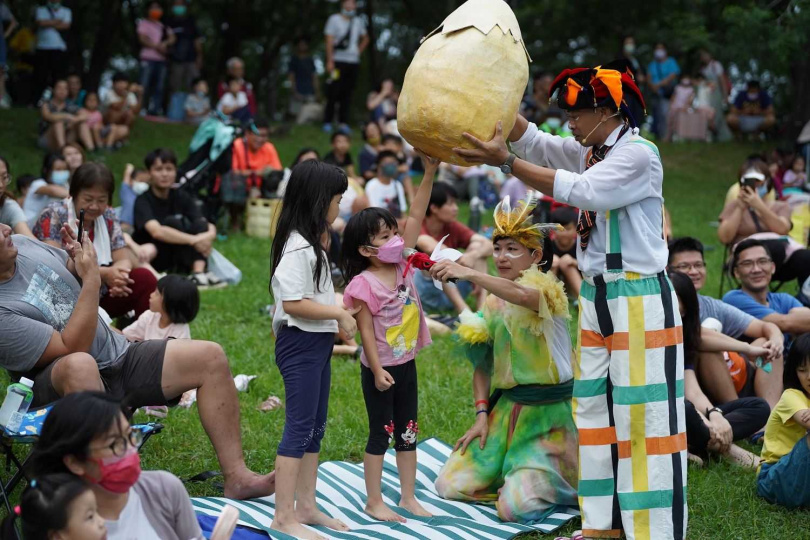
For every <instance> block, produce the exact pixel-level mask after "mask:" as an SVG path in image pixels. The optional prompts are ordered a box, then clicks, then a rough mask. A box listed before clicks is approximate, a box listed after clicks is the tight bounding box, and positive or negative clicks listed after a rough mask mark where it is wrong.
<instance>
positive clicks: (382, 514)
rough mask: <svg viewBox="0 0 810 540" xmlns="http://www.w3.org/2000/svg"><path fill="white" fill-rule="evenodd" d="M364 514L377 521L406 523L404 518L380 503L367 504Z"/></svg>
mask: <svg viewBox="0 0 810 540" xmlns="http://www.w3.org/2000/svg"><path fill="white" fill-rule="evenodd" d="M366 514H368V515H370V516H371V517H373V518H374V519H376V520H378V521H396V522H398V523H405V522H406V521H407V520H406V519H405V518H404V517H402V516H400V515H399V514H397V513H396V512H394V511H393V510H391V508H389V507H388V505H387V504H385V503H384V502H382V501H380V502H379V503H376V504H367V505H366Z"/></svg>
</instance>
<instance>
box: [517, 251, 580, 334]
mask: <svg viewBox="0 0 810 540" xmlns="http://www.w3.org/2000/svg"><path fill="white" fill-rule="evenodd" d="M515 283H518V284H520V285H523V286H524V287H530V288H532V289H537V290H538V291H540V303H539V305H538V306H537V311H532V310H530V309H526V308H524V307H522V306H518V305H515V304H510V303H506V306H505V307H504V319H505V320H506V321H507V322H508V323H509V325H510V326H516V327H523V328H528V329H529V331H530V332H531V333H532V334H534V335H536V336H539V335H542V334H543V333H545V332H546V331H548V330H547V326H546V325H547V323H549V322H550V321H551V318H552V317H563V318H565V319H568V318H570V316H571V315H570V314H569V312H568V297H567V296H566V294H565V288H564V287H563V284H562V282H561V281H560V280H559V279H557V278H556V277H554V275H553V274H547V273H545V272H541V271H540V269H539V268H537V266H532V267H531V268H529V269H528V270H525V271H524V272H523V274H521V276H520V277H519V278H518V279H516V280H515Z"/></svg>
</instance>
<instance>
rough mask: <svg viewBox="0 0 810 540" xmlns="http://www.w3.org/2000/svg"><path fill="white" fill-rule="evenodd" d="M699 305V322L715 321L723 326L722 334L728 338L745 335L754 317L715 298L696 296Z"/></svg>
mask: <svg viewBox="0 0 810 540" xmlns="http://www.w3.org/2000/svg"><path fill="white" fill-rule="evenodd" d="M698 304H700V322H701V323H703V321H705V320H706V319H708V318H712V319H717V320H718V321H720V323H722V325H723V333H724V334H725V335H727V336H729V337H733V338H734V339H737V338H738V337H740V336H741V335H743V334H744V333H745V331H746V330H747V329H748V326H749V325H750V324H751V321H753V320H755V319H754V317H752V316H751V315H749V314H748V313H745V312H744V311H740V310H739V309H737V308H735V307H734V306H732V305H730V304H726V303H725V302H723V301H722V300H718V299H717V298H711V297H709V296H703V295H702V294H699V295H698Z"/></svg>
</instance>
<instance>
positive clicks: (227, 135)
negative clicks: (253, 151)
mask: <svg viewBox="0 0 810 540" xmlns="http://www.w3.org/2000/svg"><path fill="white" fill-rule="evenodd" d="M241 134H242V129H241V127H240V126H238V125H232V124H229V123H228V119H227V118H226V117H225V116H223V115H222V114H221V113H220V112H219V111H216V112H214V113H212V114H211V116H209V117H208V118H207V119H206V120H205V121H204V122H203V123H202V124H200V127H199V128H198V129H197V131H196V133H194V137H192V139H191V143H190V144H189V147H188V150H189V154H188V157H187V158H186V160H185V161H183V163H181V164H180V166H179V167H178V168H177V183H178V186H179V187H178V189H182V190H185V191H186V192H187V193H189V194H190V195H193V196H194V197H195V198H196V199H197V200H198V201H200V202H201V203H202V205H203V215H205V217H206V219H208V221H209V222H211V223H216V222H217V219H218V217H219V213H220V209H221V207H222V200H221V197H220V193H219V191H220V178H221V176H222V175H224V174H225V173H227V172H228V171H230V170H231V163H232V159H233V152H232V147H233V142H234V141H235V140H236V139H237V137H240V136H241Z"/></svg>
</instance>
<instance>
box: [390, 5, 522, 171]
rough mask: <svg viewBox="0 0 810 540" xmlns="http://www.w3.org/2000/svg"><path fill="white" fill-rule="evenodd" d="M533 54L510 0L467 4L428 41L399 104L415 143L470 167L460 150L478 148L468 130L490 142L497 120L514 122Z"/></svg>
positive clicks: (404, 130) (507, 127) (401, 121)
mask: <svg viewBox="0 0 810 540" xmlns="http://www.w3.org/2000/svg"><path fill="white" fill-rule="evenodd" d="M530 61H531V58H529V53H528V52H527V51H526V47H525V45H524V44H523V38H522V37H521V35H520V27H519V26H518V22H517V19H516V18H515V14H514V13H512V10H511V9H510V8H509V6H508V5H507V4H506V3H505V2H504V1H503V0H468V1H467V2H465V3H464V4H462V5H461V6H460V7H459V8H458V9H457V10H455V11H454V12H453V13H451V14H450V15H449V16H448V17H447V18H446V19H445V20H444V22H443V23H442V25H441V26H440V27H438V28H437V29H435V30H434V31H433V32H431V33H430V34H428V35H427V37H425V38H424V39H423V40H422V44H421V46H420V47H419V50H417V51H416V54H415V55H414V57H413V61H412V62H411V65H410V66H409V67H408V71H407V72H406V73H405V81H404V82H403V84H402V91H401V92H400V95H399V102H398V104H397V127H398V129H399V132H400V134H401V135H402V136H403V137H404V138H405V140H407V141H408V142H409V143H410V144H412V145H413V146H415V147H416V148H419V149H421V150H423V151H425V152H426V153H427V154H429V155H431V156H433V157H438V158H441V160H442V161H445V162H449V163H455V164H457V165H469V163H467V162H466V161H464V160H463V159H462V158H461V157H459V156H457V155H456V154H454V153H453V148H455V147H461V148H472V145H471V144H470V143H468V142H467V141H466V140H465V139H464V138H463V137H462V136H461V134H462V133H464V132H465V131H466V132H467V133H470V134H472V135H474V136H475V137H477V138H479V139H481V140H484V141H489V140H490V139H492V136H493V130H494V129H495V124H496V123H497V122H498V120H501V121H503V132H504V134H505V135H504V136H506V135H508V134H509V132H510V131H511V130H512V127H513V126H514V123H515V115H516V114H517V111H518V107H519V106H520V100H521V98H522V97H523V92H524V90H525V89H526V85H527V83H528V80H529V62H530Z"/></svg>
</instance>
